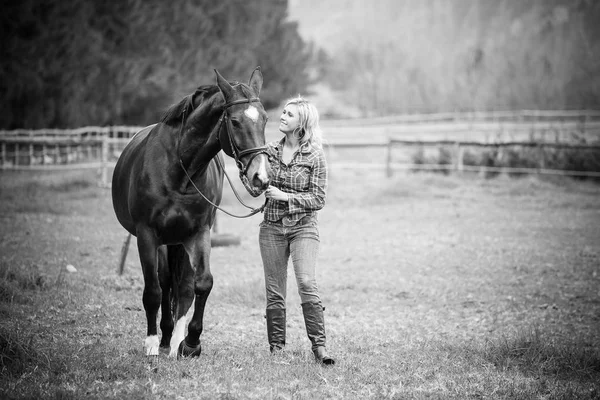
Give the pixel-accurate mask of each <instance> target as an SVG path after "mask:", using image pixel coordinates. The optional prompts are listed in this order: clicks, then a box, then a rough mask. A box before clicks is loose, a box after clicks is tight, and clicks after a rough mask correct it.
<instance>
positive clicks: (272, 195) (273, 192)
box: [265, 185, 289, 201]
mask: <svg viewBox="0 0 600 400" xmlns="http://www.w3.org/2000/svg"><path fill="white" fill-rule="evenodd" d="M265 197H266V198H267V199H273V200H280V201H289V197H288V195H287V193H285V192H282V191H281V190H279V189H277V188H276V187H275V186H271V185H269V187H268V188H267V190H266V191H265Z"/></svg>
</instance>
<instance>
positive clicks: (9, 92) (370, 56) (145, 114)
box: [0, 0, 600, 129]
mask: <svg viewBox="0 0 600 400" xmlns="http://www.w3.org/2000/svg"><path fill="white" fill-rule="evenodd" d="M599 20H600V2H598V1H588V0H473V1H467V0H456V1H446V0H419V1H415V0H412V1H411V0H376V1H370V2H365V1H360V0H327V1H323V0H290V1H283V0H271V1H258V0H221V1H210V0H181V1H178V2H173V3H171V2H164V1H162V0H146V1H141V0H127V1H119V2H98V1H94V0H61V1H41V0H7V1H4V2H3V6H2V13H1V16H0V23H1V26H2V30H3V35H2V37H3V39H2V46H1V47H0V78H1V80H0V82H1V84H0V85H1V86H0V98H1V101H2V104H3V112H2V113H1V114H0V128H1V129H14V128H54V127H56V128H72V127H79V126H85V125H117V124H120V125H147V124H150V123H152V122H154V121H156V120H157V119H158V118H159V117H160V115H161V113H162V112H163V111H164V110H165V109H166V107H168V105H169V104H171V103H173V102H174V101H176V100H178V99H179V98H181V97H182V96H184V95H185V94H188V93H190V92H192V91H193V90H194V89H195V88H196V87H197V86H200V85H202V84H212V83H214V72H213V69H214V68H216V69H218V70H219V71H220V72H221V73H222V74H223V75H224V76H225V77H227V78H228V79H231V80H234V79H235V80H240V81H246V80H247V79H248V78H249V76H250V73H251V71H252V69H253V68H254V67H255V66H257V65H260V66H261V68H262V71H263V74H264V77H265V85H264V90H263V93H262V94H261V99H262V101H263V103H264V105H265V107H267V108H268V109H275V108H278V107H279V105H280V103H281V101H282V100H284V99H285V98H287V97H289V96H291V95H294V94H297V93H302V94H304V95H307V96H309V97H311V98H312V99H314V101H315V102H317V104H318V106H319V107H320V109H321V112H322V114H323V115H324V116H325V117H360V116H376V115H392V114H402V113H414V112H437V111H455V110H457V111H458V110H461V111H465V110H507V109H579V108H588V109H590V108H592V109H593V108H600V24H598V23H597V21H599Z"/></svg>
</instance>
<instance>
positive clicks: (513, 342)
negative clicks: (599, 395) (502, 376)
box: [481, 331, 600, 382]
mask: <svg viewBox="0 0 600 400" xmlns="http://www.w3.org/2000/svg"><path fill="white" fill-rule="evenodd" d="M590 347H591V346H589V345H585V344H579V343H570V344H562V343H555V342H553V341H551V340H548V339H547V338H544V337H543V336H542V335H541V334H540V332H539V331H531V332H522V333H520V334H518V335H516V336H515V337H511V338H506V337H505V338H503V339H500V340H496V341H489V342H487V343H486V344H485V346H484V348H483V349H482V350H481V356H482V357H483V358H484V359H485V360H487V361H489V362H491V363H492V364H493V365H494V366H496V368H498V369H499V370H503V371H506V370H518V371H519V372H521V373H523V374H525V375H529V376H539V375H544V376H548V377H553V378H556V379H561V380H576V381H582V382H583V381H595V382H600V352H598V350H597V349H593V348H590Z"/></svg>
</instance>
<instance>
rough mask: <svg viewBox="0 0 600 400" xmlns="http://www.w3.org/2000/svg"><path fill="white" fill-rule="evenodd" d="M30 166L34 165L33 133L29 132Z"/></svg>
mask: <svg viewBox="0 0 600 400" xmlns="http://www.w3.org/2000/svg"><path fill="white" fill-rule="evenodd" d="M29 138H30V140H31V141H30V142H29V165H33V132H32V131H31V132H29Z"/></svg>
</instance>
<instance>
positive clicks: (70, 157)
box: [0, 110, 600, 184]
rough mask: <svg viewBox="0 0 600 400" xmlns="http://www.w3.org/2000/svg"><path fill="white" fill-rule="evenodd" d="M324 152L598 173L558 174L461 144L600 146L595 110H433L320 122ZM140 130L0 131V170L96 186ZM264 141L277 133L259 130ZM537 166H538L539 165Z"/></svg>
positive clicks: (454, 166) (373, 165)
mask: <svg viewBox="0 0 600 400" xmlns="http://www.w3.org/2000/svg"><path fill="white" fill-rule="evenodd" d="M322 125H323V128H324V130H325V131H326V132H327V137H328V139H329V140H328V142H327V143H326V147H325V148H326V150H327V151H328V152H329V153H334V152H336V151H337V150H340V149H354V150H356V149H381V150H382V151H383V154H382V155H378V156H377V159H381V160H385V162H379V163H377V162H360V163H344V162H339V161H337V160H334V161H333V162H331V164H332V168H334V169H335V168H349V167H351V168H363V169H381V170H384V171H385V172H386V174H387V175H388V176H391V175H392V174H393V171H394V170H401V169H415V170H416V169H423V170H434V169H435V170H454V171H458V172H461V171H475V170H476V171H490V172H508V173H512V172H514V173H536V174H556V175H575V176H594V177H598V176H600V171H598V172H597V171H566V170H558V169H551V168H548V169H546V168H543V167H542V168H540V167H538V168H510V167H497V166H474V165H465V163H464V159H463V158H464V154H465V153H464V152H465V149H468V148H473V147H479V148H481V147H488V148H490V147H491V148H496V149H500V148H507V147H514V146H522V147H529V148H539V149H546V148H553V149H562V150H582V151H584V150H585V151H588V150H592V151H599V150H600V111H599V110H584V111H578V110H573V111H539V110H521V111H506V112H491V113H472V112H471V113H438V114H425V115H403V116H391V117H380V118H369V119H352V120H326V121H323V124H322ZM140 129H142V127H137V126H109V127H97V126H92V127H83V128H77V129H67V130H60V129H40V130H25V129H18V130H12V131H3V130H0V146H1V149H0V152H1V153H0V158H1V159H0V169H2V170H67V169H86V168H97V169H99V170H100V171H101V184H108V179H109V176H108V174H109V169H110V168H112V167H114V165H115V163H116V161H117V159H118V157H119V155H120V153H121V151H122V149H123V148H124V147H125V145H126V144H127V142H128V141H129V140H130V138H131V137H132V136H133V135H134V134H135V133H136V132H138V131H139V130H140ZM266 133H267V139H268V140H274V139H275V138H277V137H280V133H279V132H277V131H271V130H269V129H268V130H267V132H266ZM440 146H442V147H447V148H451V149H452V160H453V161H452V163H451V164H429V163H423V162H421V163H415V162H402V163H399V162H396V161H394V157H393V155H394V153H395V152H397V151H398V150H396V149H398V148H399V147H410V148H415V147H417V148H421V149H424V148H435V147H440ZM542 164H543V163H542Z"/></svg>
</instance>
